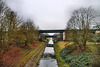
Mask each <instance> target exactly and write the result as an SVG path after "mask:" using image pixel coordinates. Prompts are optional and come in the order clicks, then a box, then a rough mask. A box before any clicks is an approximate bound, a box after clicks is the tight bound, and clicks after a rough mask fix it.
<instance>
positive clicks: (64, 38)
mask: <svg viewBox="0 0 100 67" xmlns="http://www.w3.org/2000/svg"><path fill="white" fill-rule="evenodd" d="M63 40H65V32H63Z"/></svg>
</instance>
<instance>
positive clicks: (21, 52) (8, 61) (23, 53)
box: [0, 41, 45, 67]
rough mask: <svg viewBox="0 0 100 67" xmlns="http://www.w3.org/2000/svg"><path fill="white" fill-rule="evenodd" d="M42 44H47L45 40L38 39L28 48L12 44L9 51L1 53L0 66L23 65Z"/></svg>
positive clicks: (12, 66)
mask: <svg viewBox="0 0 100 67" xmlns="http://www.w3.org/2000/svg"><path fill="white" fill-rule="evenodd" d="M42 46H45V42H39V41H38V42H36V43H34V44H31V45H30V47H26V48H21V47H19V46H16V45H11V46H10V48H9V50H8V51H7V52H5V53H4V54H0V56H1V55H2V56H1V58H2V59H1V60H0V62H2V63H0V67H23V66H24V65H25V64H26V63H27V62H28V60H29V59H30V58H31V57H32V56H33V55H34V54H35V53H36V52H37V51H38V50H39V49H40V48H41V47H42Z"/></svg>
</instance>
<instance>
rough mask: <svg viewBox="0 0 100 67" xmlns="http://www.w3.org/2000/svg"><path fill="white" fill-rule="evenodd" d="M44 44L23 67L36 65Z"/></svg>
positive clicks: (35, 66) (34, 66)
mask: <svg viewBox="0 0 100 67" xmlns="http://www.w3.org/2000/svg"><path fill="white" fill-rule="evenodd" d="M44 49H45V45H43V46H42V47H41V48H40V49H39V50H38V51H37V52H36V53H35V54H34V55H33V56H32V57H31V58H30V60H29V61H28V62H27V63H26V65H25V67H37V65H38V62H39V60H40V58H41V56H42V54H43V52H44Z"/></svg>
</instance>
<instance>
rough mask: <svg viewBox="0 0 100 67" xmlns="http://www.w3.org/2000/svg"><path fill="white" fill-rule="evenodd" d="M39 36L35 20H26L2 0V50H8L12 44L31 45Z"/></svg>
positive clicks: (0, 20) (0, 18) (0, 23)
mask: <svg viewBox="0 0 100 67" xmlns="http://www.w3.org/2000/svg"><path fill="white" fill-rule="evenodd" d="M37 38H38V31H37V29H36V26H35V24H34V23H33V21H31V20H30V19H28V20H27V21H24V20H23V19H22V18H20V17H19V16H18V15H17V13H16V12H13V11H12V10H11V9H10V8H8V7H7V6H6V4H5V3H4V2H2V1H1V0H0V51H3V52H4V51H6V50H7V49H8V48H9V46H10V45H12V44H14V45H19V46H21V47H25V46H29V44H31V43H33V42H34V40H35V39H37Z"/></svg>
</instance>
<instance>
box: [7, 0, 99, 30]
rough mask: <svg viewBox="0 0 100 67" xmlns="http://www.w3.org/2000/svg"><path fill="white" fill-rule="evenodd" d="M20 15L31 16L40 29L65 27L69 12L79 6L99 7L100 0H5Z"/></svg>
mask: <svg viewBox="0 0 100 67" xmlns="http://www.w3.org/2000/svg"><path fill="white" fill-rule="evenodd" d="M6 3H7V4H8V6H9V7H10V8H11V9H12V10H14V11H16V12H18V13H19V15H21V16H22V17H24V18H25V19H26V18H31V19H32V20H34V23H35V24H36V25H38V26H39V28H40V29H65V28H66V23H67V21H68V20H69V18H70V17H71V13H72V12H73V11H74V10H75V9H78V8H80V7H89V6H92V7H93V8H95V9H96V10H99V9H100V0H6Z"/></svg>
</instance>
